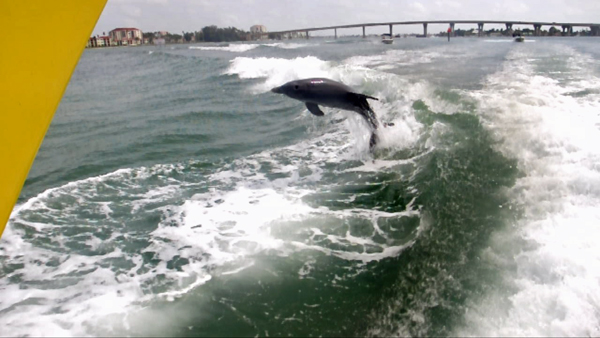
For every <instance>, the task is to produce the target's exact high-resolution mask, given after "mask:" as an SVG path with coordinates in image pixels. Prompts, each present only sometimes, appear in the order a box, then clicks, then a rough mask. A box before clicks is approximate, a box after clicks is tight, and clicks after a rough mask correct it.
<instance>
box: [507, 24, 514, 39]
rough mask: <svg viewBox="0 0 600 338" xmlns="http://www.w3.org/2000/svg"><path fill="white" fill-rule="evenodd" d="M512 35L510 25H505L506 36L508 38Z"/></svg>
mask: <svg viewBox="0 0 600 338" xmlns="http://www.w3.org/2000/svg"><path fill="white" fill-rule="evenodd" d="M512 33H513V29H512V23H507V24H506V34H507V35H508V36H511V35H512Z"/></svg>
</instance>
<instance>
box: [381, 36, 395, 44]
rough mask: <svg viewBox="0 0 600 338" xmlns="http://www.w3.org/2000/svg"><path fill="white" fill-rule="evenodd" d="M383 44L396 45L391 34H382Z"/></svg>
mask: <svg viewBox="0 0 600 338" xmlns="http://www.w3.org/2000/svg"><path fill="white" fill-rule="evenodd" d="M381 42H383V43H385V44H386V45H391V44H392V43H394V38H393V37H392V35H390V34H381Z"/></svg>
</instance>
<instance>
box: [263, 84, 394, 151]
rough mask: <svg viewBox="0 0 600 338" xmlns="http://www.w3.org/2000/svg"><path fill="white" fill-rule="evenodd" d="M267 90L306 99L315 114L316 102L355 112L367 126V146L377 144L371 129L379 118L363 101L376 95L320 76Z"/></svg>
mask: <svg viewBox="0 0 600 338" xmlns="http://www.w3.org/2000/svg"><path fill="white" fill-rule="evenodd" d="M271 91H272V92H273V93H277V94H284V95H286V96H288V97H291V98H292V99H296V100H298V101H302V102H304V103H306V108H308V111H310V112H311V113H312V114H313V115H316V116H323V115H324V114H323V111H321V109H320V108H319V105H321V106H325V107H330V108H338V109H343V110H351V111H354V112H357V113H358V114H360V116H362V117H364V118H365V120H366V121H367V123H368V124H369V127H370V128H371V139H370V140H369V149H370V150H373V147H375V145H376V144H377V141H378V137H377V135H376V134H375V132H376V130H377V127H378V125H379V122H378V121H377V116H375V112H374V111H373V109H371V106H369V102H367V99H373V100H378V99H377V98H375V97H372V96H368V95H364V94H359V93H357V92H356V91H355V90H354V89H352V88H350V87H348V86H346V85H345V84H343V83H341V82H337V81H333V80H330V79H324V78H312V79H304V80H296V81H290V82H288V83H286V84H284V85H282V86H280V87H275V88H273V89H271ZM390 125H391V124H390Z"/></svg>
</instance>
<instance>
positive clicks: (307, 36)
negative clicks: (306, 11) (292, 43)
mask: <svg viewBox="0 0 600 338" xmlns="http://www.w3.org/2000/svg"><path fill="white" fill-rule="evenodd" d="M308 38H309V35H308V31H306V40H308Z"/></svg>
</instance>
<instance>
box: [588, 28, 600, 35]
mask: <svg viewBox="0 0 600 338" xmlns="http://www.w3.org/2000/svg"><path fill="white" fill-rule="evenodd" d="M590 33H591V35H592V36H598V35H599V33H600V26H590Z"/></svg>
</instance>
